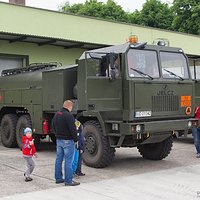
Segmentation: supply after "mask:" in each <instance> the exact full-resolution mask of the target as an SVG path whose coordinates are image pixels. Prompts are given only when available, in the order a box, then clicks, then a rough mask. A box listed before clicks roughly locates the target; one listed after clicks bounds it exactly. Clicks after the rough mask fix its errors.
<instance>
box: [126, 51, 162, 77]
mask: <svg viewBox="0 0 200 200" xmlns="http://www.w3.org/2000/svg"><path fill="white" fill-rule="evenodd" d="M127 62H128V75H129V77H131V78H141V77H145V75H146V77H147V76H150V77H152V78H159V69H158V58H157V52H156V51H150V50H138V49H130V50H129V51H128V54H127Z"/></svg>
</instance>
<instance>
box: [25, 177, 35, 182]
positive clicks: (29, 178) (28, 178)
mask: <svg viewBox="0 0 200 200" xmlns="http://www.w3.org/2000/svg"><path fill="white" fill-rule="evenodd" d="M32 180H33V179H32V178H31V177H26V178H25V182H29V181H32Z"/></svg>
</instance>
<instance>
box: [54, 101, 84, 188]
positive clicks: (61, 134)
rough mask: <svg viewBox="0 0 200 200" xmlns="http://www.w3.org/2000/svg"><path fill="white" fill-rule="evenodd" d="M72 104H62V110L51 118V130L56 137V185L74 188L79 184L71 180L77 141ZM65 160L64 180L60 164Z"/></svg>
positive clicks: (67, 102)
mask: <svg viewBox="0 0 200 200" xmlns="http://www.w3.org/2000/svg"><path fill="white" fill-rule="evenodd" d="M72 108H73V103H72V102H71V101H69V100H67V101H65V102H64V103H63V108H62V109H61V110H60V111H58V112H57V113H56V114H55V116H54V118H53V129H54V131H55V136H56V144H57V149H56V162H55V179H56V183H63V182H65V185H66V186H76V185H79V184H80V183H78V182H75V181H73V180H72V178H73V171H72V162H73V158H74V151H75V142H77V141H78V137H77V131H76V126H75V119H74V117H73V115H72V114H71V111H72ZM63 159H65V166H64V172H65V179H63V174H62V162H63Z"/></svg>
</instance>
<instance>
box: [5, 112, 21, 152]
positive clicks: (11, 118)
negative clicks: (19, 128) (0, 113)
mask: <svg viewBox="0 0 200 200" xmlns="http://www.w3.org/2000/svg"><path fill="white" fill-rule="evenodd" d="M17 119H18V117H17V115H15V114H6V115H4V117H3V118H2V120H1V141H2V143H3V145H4V146H5V147H9V148H11V147H16V146H17V142H16V135H15V130H16V124H17Z"/></svg>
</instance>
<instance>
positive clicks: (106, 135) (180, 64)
mask: <svg viewBox="0 0 200 200" xmlns="http://www.w3.org/2000/svg"><path fill="white" fill-rule="evenodd" d="M159 44H161V45H147V43H137V42H130V43H129V42H128V43H126V44H123V45H118V46H112V47H107V48H102V49H98V50H92V51H88V52H85V53H84V54H83V55H82V56H81V58H80V59H79V67H78V110H79V114H78V117H79V118H80V120H81V121H82V122H83V123H85V126H84V134H85V139H86V140H85V144H86V151H85V153H84V161H85V163H86V164H88V165H89V166H93V167H102V166H105V165H108V164H109V163H110V162H111V160H112V158H113V157H114V149H115V148H117V147H137V148H138V150H139V152H140V154H141V155H142V156H143V157H144V158H147V159H152V160H159V159H163V158H165V157H166V156H167V155H168V154H169V153H170V150H171V147H172V142H173V141H172V135H173V134H174V133H175V132H177V131H186V130H188V129H189V128H191V127H192V126H195V125H196V123H197V122H196V121H195V120H193V119H191V118H192V117H193V115H194V98H193V97H194V82H193V81H192V79H191V74H190V71H189V67H188V60H187V57H186V55H185V54H184V52H183V50H182V49H181V48H172V47H167V46H164V45H162V43H159ZM85 120H86V121H85ZM105 149H106V150H105Z"/></svg>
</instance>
